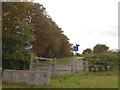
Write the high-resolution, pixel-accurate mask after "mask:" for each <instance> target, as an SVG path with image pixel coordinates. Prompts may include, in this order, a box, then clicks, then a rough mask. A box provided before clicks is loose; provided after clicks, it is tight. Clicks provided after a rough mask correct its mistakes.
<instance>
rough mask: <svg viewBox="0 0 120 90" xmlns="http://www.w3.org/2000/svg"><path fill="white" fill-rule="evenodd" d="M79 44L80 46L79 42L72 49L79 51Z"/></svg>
mask: <svg viewBox="0 0 120 90" xmlns="http://www.w3.org/2000/svg"><path fill="white" fill-rule="evenodd" d="M78 46H80V45H77V44H76V46H73V49H72V50H73V51H78Z"/></svg>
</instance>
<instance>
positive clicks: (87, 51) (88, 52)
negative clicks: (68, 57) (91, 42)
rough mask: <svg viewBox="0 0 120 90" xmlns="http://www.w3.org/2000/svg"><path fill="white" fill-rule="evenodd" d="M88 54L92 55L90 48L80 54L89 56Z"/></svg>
mask: <svg viewBox="0 0 120 90" xmlns="http://www.w3.org/2000/svg"><path fill="white" fill-rule="evenodd" d="M90 53H92V50H91V49H90V48H87V49H85V50H83V53H82V54H90Z"/></svg>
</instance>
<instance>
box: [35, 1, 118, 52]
mask: <svg viewBox="0 0 120 90" xmlns="http://www.w3.org/2000/svg"><path fill="white" fill-rule="evenodd" d="M34 1H36V2H39V3H40V4H43V5H44V7H46V9H47V13H48V15H50V16H51V17H52V19H53V21H55V22H56V23H57V25H58V26H59V27H61V28H62V30H63V31H64V34H65V35H67V37H68V38H69V39H70V42H71V43H73V44H80V47H79V52H80V53H82V51H83V50H84V49H86V48H91V49H92V48H93V47H94V46H95V45H96V44H98V43H100V44H106V45H107V46H109V47H110V49H118V1H119V0H34Z"/></svg>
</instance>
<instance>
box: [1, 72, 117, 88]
mask: <svg viewBox="0 0 120 90" xmlns="http://www.w3.org/2000/svg"><path fill="white" fill-rule="evenodd" d="M3 87H4V88H11V87H12V88H18V87H21V88H117V87H118V75H117V74H116V73H113V72H89V73H88V72H83V71H80V72H77V73H75V74H74V75H71V74H69V73H68V74H66V75H63V76H59V77H55V78H52V79H51V84H50V85H49V86H37V85H28V84H25V83H19V84H16V83H7V82H3Z"/></svg>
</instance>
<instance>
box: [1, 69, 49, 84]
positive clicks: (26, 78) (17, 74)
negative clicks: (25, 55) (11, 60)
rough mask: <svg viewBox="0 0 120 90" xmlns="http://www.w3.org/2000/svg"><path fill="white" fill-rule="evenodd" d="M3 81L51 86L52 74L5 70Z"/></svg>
mask: <svg viewBox="0 0 120 90" xmlns="http://www.w3.org/2000/svg"><path fill="white" fill-rule="evenodd" d="M2 79H3V81H7V82H15V83H20V82H25V83H28V84H36V85H49V84H50V73H49V72H48V71H32V70H4V71H3V77H2Z"/></svg>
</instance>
